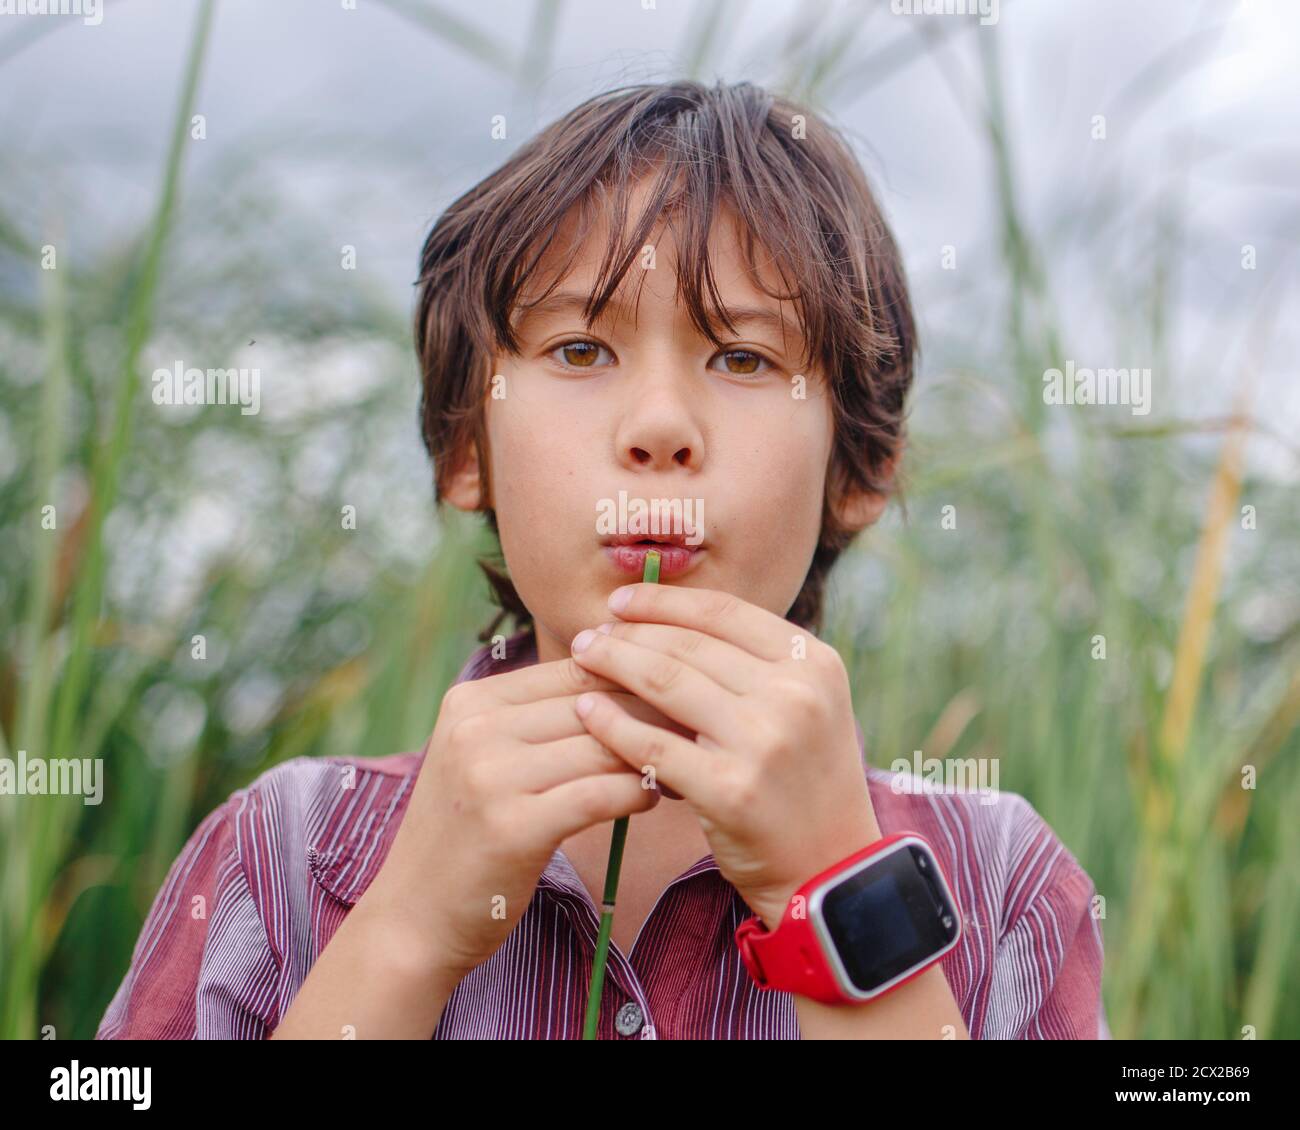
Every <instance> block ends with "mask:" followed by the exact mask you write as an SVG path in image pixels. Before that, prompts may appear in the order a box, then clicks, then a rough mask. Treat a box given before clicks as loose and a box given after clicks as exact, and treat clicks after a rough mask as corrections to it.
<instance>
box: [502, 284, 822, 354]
mask: <svg viewBox="0 0 1300 1130" xmlns="http://www.w3.org/2000/svg"><path fill="white" fill-rule="evenodd" d="M586 306H587V295H585V294H579V293H577V292H576V291H557V292H556V293H554V294H551V295H548V296H547V297H546V298H544V299H542V300H541V301H540V302H538V303H537V304H536V305H535V306H532V307H529V308H528V309H526V310H524V311H523V312H522V313H521V315H520V317H519V320H518V325H519V326H522V325H523V324H524V323H525V322H526V321H528V320H529V319H530V318H534V317H541V316H543V315H546V314H564V313H575V314H581V313H582V311H583V310H584V309H585V308H586ZM611 312H615V313H620V314H623V315H627V314H628V313H630V310H629V308H628V306H627V304H626V303H625V302H623V301H622V300H621V299H620V298H619V297H618V296H617V295H615V296H614V297H613V298H611V299H610V302H609V306H608V307H606V309H605V310H604V311H603V312H602V314H601V317H600V318H597V319H595V320H596V321H606V320H608V318H609V316H610V314H611ZM727 313H728V314H729V315H730V317H731V321H732V323H733V324H735V325H736V326H737V327H739V326H743V325H758V326H765V327H768V328H770V329H775V330H776V331H778V333H781V334H783V335H784V336H783V337H782V339H781V340H782V341H783V342H784V341H785V340H786V338H787V337H788V338H792V339H793V340H795V341H802V340H803V334H802V333H801V332H800V329H799V327H798V326H797V325H796V324H795V323H794V322H792V321H790V319H789V318H787V317H785V316H784V315H782V314H779V313H777V312H776V311H775V310H772V309H769V308H768V307H765V306H733V307H728V309H727ZM587 324H588V325H589V326H590V325H592V324H594V323H592V322H588V323H587Z"/></svg>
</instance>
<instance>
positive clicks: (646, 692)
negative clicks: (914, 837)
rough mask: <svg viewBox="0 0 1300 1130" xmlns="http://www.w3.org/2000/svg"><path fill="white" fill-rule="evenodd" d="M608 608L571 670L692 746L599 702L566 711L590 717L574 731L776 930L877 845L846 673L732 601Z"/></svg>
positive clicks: (646, 601) (662, 601)
mask: <svg viewBox="0 0 1300 1130" xmlns="http://www.w3.org/2000/svg"><path fill="white" fill-rule="evenodd" d="M623 593H626V594H628V596H629V599H628V600H627V602H626V603H625V604H624V605H623V606H622V607H618V606H617V598H618V596H619V595H620V594H623ZM610 607H611V610H612V611H613V612H614V614H615V615H617V616H618V617H619V619H620V620H621V621H622V622H616V623H612V625H610V624H607V625H602V629H604V630H603V631H594V632H581V633H579V634H578V636H577V637H576V638H575V639H574V659H575V660H576V661H577V662H578V663H579V664H580V665H581V666H582V667H584V668H586V669H587V670H588V671H590V672H592V673H593V674H596V675H600V676H603V677H604V678H606V679H608V680H610V681H611V682H613V683H617V684H618V685H619V686H621V687H625V688H627V690H628V691H630V692H631V693H632V694H633V695H634V696H636V697H637V698H639V699H642V700H644V701H645V702H647V703H649V704H651V705H652V706H654V707H656V708H657V709H658V710H659V711H661V712H662V713H663V714H664V715H665V716H666V717H668V718H670V719H673V720H675V721H676V722H677V723H680V725H681V726H682V727H684V728H686V729H687V730H690V731H694V732H695V734H696V738H695V740H694V741H691V740H689V739H688V738H685V737H683V736H682V735H681V734H679V733H675V732H673V731H672V730H670V729H666V728H663V727H660V726H657V725H653V724H650V723H647V722H645V721H642V720H640V719H637V718H635V717H633V716H632V715H631V714H629V712H628V711H627V710H626V709H624V707H623V706H622V705H620V704H619V703H618V702H617V701H615V699H614V697H612V696H611V695H609V694H606V693H599V692H595V693H592V692H588V693H586V694H583V695H582V696H581V697H580V698H579V699H577V700H576V701H575V709H576V710H579V711H582V710H583V709H585V708H587V707H589V709H587V712H586V713H585V714H581V713H580V717H581V718H582V721H583V725H584V726H585V727H586V729H587V731H588V732H589V733H590V734H591V735H592V736H593V737H594V738H596V739H597V740H598V741H599V742H600V743H601V744H602V745H604V746H605V747H607V748H608V749H610V750H611V751H613V752H614V753H616V754H618V756H620V757H622V758H624V759H625V760H626V761H627V763H628V764H629V765H631V766H632V767H634V768H636V769H638V770H641V771H642V772H645V771H646V770H647V769H652V770H653V773H654V779H655V782H656V784H658V785H659V786H660V787H663V786H668V787H670V788H672V789H674V790H676V791H677V792H679V793H681V794H682V796H683V797H684V798H685V799H686V801H687V803H689V804H690V805H691V807H692V808H693V809H694V810H695V812H696V814H697V815H698V816H699V818H700V825H701V827H702V828H703V830H704V833H705V836H706V837H707V838H708V841H709V846H710V847H711V848H712V850H713V856H714V859H716V861H717V863H718V867H719V869H720V870H721V872H722V874H723V876H724V877H725V878H726V879H727V880H728V881H729V882H730V883H731V884H732V885H733V886H734V887H735V888H736V889H737V890H738V891H739V892H740V894H741V897H743V898H744V900H745V901H746V903H748V904H749V906H750V908H751V909H752V910H753V911H754V913H755V914H757V915H758V916H759V917H760V918H762V919H763V922H764V923H765V924H766V925H767V927H768V929H775V927H776V925H777V923H778V922H779V921H780V919H781V916H782V914H784V912H785V908H786V905H787V903H788V902H789V900H790V897H791V895H793V894H794V892H795V891H796V890H797V889H798V888H799V887H800V886H802V885H803V884H804V882H806V881H807V880H808V879H810V878H812V877H813V875H815V874H816V873H817V872H819V871H822V870H824V869H825V868H827V867H829V866H830V865H831V864H833V863H836V862H838V861H839V860H841V859H843V858H844V857H845V856H846V855H849V854H851V853H852V852H854V851H856V850H857V849H859V848H862V847H865V846H866V845H867V844H868V843H871V842H872V841H874V840H876V839H879V838H880V835H881V832H880V827H879V825H878V824H877V822H876V814H875V810H874V808H873V807H872V804H871V796H870V793H869V792H868V790H867V783H866V779H865V777H864V775H863V770H862V765H861V755H860V752H859V747H858V741H857V732H856V728H855V723H854V718H853V701H852V695H851V693H850V690H849V681H848V675H847V673H846V672H845V670H844V664H843V663H842V662H841V660H840V657H839V655H838V654H837V653H836V651H835V649H834V648H832V647H830V646H829V645H827V644H825V643H822V642H821V641H820V640H818V639H817V638H816V637H815V636H814V635H812V633H811V632H808V631H805V630H804V629H801V628H799V627H798V626H796V625H794V624H792V623H790V622H789V621H788V620H784V619H782V618H781V617H779V616H776V615H773V614H772V613H771V612H768V611H766V610H765V609H762V608H759V607H757V606H756V605H753V604H749V603H747V602H746V601H743V600H741V599H739V598H738V597H735V596H732V595H731V594H730V593H725V592H717V591H714V590H711V589H696V588H685V587H681V586H675V585H658V584H634V585H626V586H624V587H623V588H621V589H617V590H615V592H614V593H613V594H611V596H610Z"/></svg>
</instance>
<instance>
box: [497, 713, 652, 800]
mask: <svg viewBox="0 0 1300 1130" xmlns="http://www.w3.org/2000/svg"><path fill="white" fill-rule="evenodd" d="M501 772H502V773H503V774H507V775H508V776H509V778H510V782H511V784H512V786H513V787H514V789H515V791H517V792H521V793H542V792H545V791H546V790H547V789H553V788H555V787H556V786H557V785H562V784H564V783H565V782H566V781H575V780H577V779H578V778H580V777H594V776H596V775H597V774H600V773H632V772H635V770H634V769H633V768H632V767H631V766H630V765H628V763H627V762H626V761H624V760H623V759H622V758H621V757H619V756H618V755H617V754H616V753H613V752H611V751H610V750H608V749H606V748H605V747H604V746H603V745H601V744H600V742H599V741H597V740H596V739H595V738H594V737H592V736H591V734H589V733H588V732H587V731H586V730H585V729H583V730H582V732H581V733H580V734H578V735H577V736H575V737H569V738H561V739H560V740H559V741H554V742H545V743H543V744H541V745H527V746H525V745H520V746H516V747H515V748H514V751H513V752H512V753H510V754H509V755H508V756H506V757H505V758H503V759H502V761H501Z"/></svg>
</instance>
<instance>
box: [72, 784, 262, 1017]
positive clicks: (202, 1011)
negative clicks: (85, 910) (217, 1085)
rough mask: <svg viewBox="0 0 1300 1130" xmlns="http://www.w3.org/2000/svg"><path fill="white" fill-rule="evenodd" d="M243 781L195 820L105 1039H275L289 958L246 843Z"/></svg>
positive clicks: (148, 922)
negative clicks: (248, 865) (242, 849)
mask: <svg viewBox="0 0 1300 1130" xmlns="http://www.w3.org/2000/svg"><path fill="white" fill-rule="evenodd" d="M247 801H248V792H247V790H239V791H237V792H236V793H234V794H233V795H232V796H231V797H230V799H229V800H227V801H226V802H225V803H224V804H222V805H220V806H219V807H218V808H216V809H214V810H213V811H212V812H211V813H209V814H208V816H207V817H206V818H205V819H204V820H203V822H202V823H201V824H200V825H199V826H198V827H197V828H196V829H195V830H194V833H193V835H191V836H190V838H189V840H188V841H187V842H186V844H185V846H184V847H183V848H182V849H181V852H180V854H179V855H178V856H177V857H176V859H175V860H174V861H173V863H172V865H171V868H170V869H169V871H168V872H167V878H166V879H165V880H164V882H163V884H162V887H161V888H160V889H159V891H158V893H157V895H155V896H154V901H153V906H152V907H151V908H150V910H149V914H148V916H147V917H146V919H145V922H144V926H143V927H142V928H141V930H140V936H139V938H138V939H137V940H136V943H135V949H134V951H133V953H132V955H131V965H130V967H129V968H128V969H127V972H126V976H125V978H124V979H123V981H122V984H121V985H120V986H119V988H118V990H117V993H116V994H115V995H114V997H113V999H112V1001H111V1002H110V1004H109V1006H108V1010H107V1012H106V1013H105V1014H104V1017H103V1019H102V1020H101V1021H100V1025H99V1030H98V1031H97V1032H96V1034H95V1038H96V1039H99V1040H124V1039H127V1040H136V1039H144V1040H187V1039H234V1040H260V1039H265V1038H266V1037H267V1035H268V1034H269V1032H270V1030H271V1028H270V1025H271V1021H272V1017H273V1010H274V1009H275V1007H276V1000H277V995H276V989H277V983H278V981H279V962H278V960H277V958H276V955H275V952H274V950H273V948H272V946H271V943H270V940H269V938H268V936H267V933H266V928H265V926H264V924H263V922H262V918H261V915H260V914H259V912H258V908H257V905H256V903H255V901H254V899H253V894H252V891H251V890H250V888H249V884H248V878H247V876H246V874H245V871H244V867H243V865H242V863H241V861H240V859H239V854H238V850H237V846H236V835H235V819H236V816H237V814H238V813H239V812H240V810H241V808H242V806H243V805H244V804H246V803H247Z"/></svg>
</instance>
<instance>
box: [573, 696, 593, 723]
mask: <svg viewBox="0 0 1300 1130" xmlns="http://www.w3.org/2000/svg"><path fill="white" fill-rule="evenodd" d="M595 705H596V696H595V695H594V694H580V695H578V701H577V702H575V703H574V704H573V707H574V709H575V710H576V711H577V712H578V717H579V718H585V717H587V715H588V714H590V713H591V708H592V707H593V706H595Z"/></svg>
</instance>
